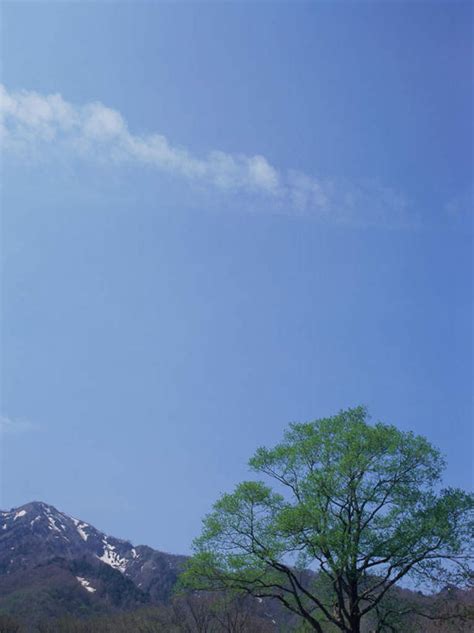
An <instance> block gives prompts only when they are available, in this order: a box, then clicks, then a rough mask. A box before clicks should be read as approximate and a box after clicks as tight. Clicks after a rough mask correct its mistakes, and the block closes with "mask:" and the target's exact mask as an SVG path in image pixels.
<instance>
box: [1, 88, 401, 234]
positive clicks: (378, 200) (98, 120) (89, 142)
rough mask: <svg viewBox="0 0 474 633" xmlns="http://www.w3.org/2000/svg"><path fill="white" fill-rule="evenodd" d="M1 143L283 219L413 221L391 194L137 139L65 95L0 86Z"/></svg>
mask: <svg viewBox="0 0 474 633" xmlns="http://www.w3.org/2000/svg"><path fill="white" fill-rule="evenodd" d="M0 135H1V141H2V147H3V148H4V150H5V151H13V152H16V153H20V154H21V155H26V156H30V157H31V156H33V155H35V154H36V153H37V152H41V154H42V155H44V153H45V148H48V147H49V148H54V149H55V150H56V151H57V150H58V149H60V150H64V151H67V152H72V153H73V154H75V155H78V156H81V157H82V158H86V159H89V160H90V159H93V160H97V159H98V160H100V161H103V162H113V163H131V164H135V165H142V166H149V167H152V168H155V169H157V170H159V171H161V172H167V173H170V174H173V175H175V176H179V177H181V178H183V179H184V180H186V181H188V182H190V183H194V184H197V185H204V186H206V187H208V188H213V189H215V190H219V191H221V192H225V193H228V194H231V195H232V194H239V193H242V194H247V195H248V194H250V195H253V196H254V197H256V198H258V199H260V200H261V201H262V200H263V201H264V202H265V201H266V202H270V203H271V205H272V207H273V208H274V209H275V211H277V212H290V213H305V214H308V213H310V214H313V215H316V216H318V217H320V218H322V219H324V220H328V221H330V222H332V223H340V224H348V223H349V224H356V225H357V224H361V225H382V226H404V225H407V224H411V223H412V221H413V218H412V217H410V209H409V208H408V207H409V205H408V203H407V201H406V200H404V199H403V198H402V196H400V195H399V194H397V193H396V192H394V191H393V190H391V189H388V188H383V187H380V186H378V185H376V184H374V183H364V184H358V185H350V186H349V185H342V184H341V183H338V184H335V183H334V182H332V181H329V180H325V181H323V180H320V179H317V178H314V177H313V176H309V175H307V174H304V173H301V172H298V171H294V170H286V171H284V170H279V169H277V168H276V167H275V166H273V165H272V164H271V163H270V162H269V161H268V160H267V159H266V158H265V157H264V156H262V155H260V154H256V155H254V156H247V155H243V154H231V153H227V152H224V151H221V150H212V151H209V152H208V153H207V154H206V155H204V156H196V155H195V154H193V153H192V152H191V151H190V150H189V149H187V148H184V147H179V146H176V145H173V144H172V143H171V142H170V141H169V140H168V139H167V138H166V137H165V136H163V135H162V134H142V135H140V134H134V133H132V132H131V131H130V130H129V128H128V125H127V123H126V121H125V119H124V118H123V116H122V115H121V114H120V113H119V112H117V111H116V110H113V109H111V108H109V107H107V106H105V105H103V104H102V103H100V102H93V103H88V104H85V105H82V106H77V105H74V104H72V103H69V102H68V101H66V100H65V99H64V98H63V97H62V96H61V95H60V94H51V95H42V94H39V93H36V92H32V91H20V92H9V91H8V90H7V89H6V88H5V87H4V86H1V85H0Z"/></svg>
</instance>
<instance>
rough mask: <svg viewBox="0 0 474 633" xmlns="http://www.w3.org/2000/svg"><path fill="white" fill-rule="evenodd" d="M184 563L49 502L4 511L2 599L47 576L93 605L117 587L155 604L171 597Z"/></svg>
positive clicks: (140, 600)
mask: <svg viewBox="0 0 474 633" xmlns="http://www.w3.org/2000/svg"><path fill="white" fill-rule="evenodd" d="M184 560H185V559H184V557H182V556H173V555H170V554H165V553H163V552H158V551H157V550H154V549H152V548H151V547H147V546H143V545H139V546H133V545H132V544H131V543H130V542H128V541H124V540H122V539H118V538H115V537H113V536H109V535H107V534H105V533H104V532H101V531H100V530H98V529H97V528H95V527H94V526H93V525H91V524H90V523H87V522H85V521H82V520H80V519H77V518H75V517H72V516H70V515H68V514H66V513H64V512H61V511H60V510H58V509H57V508H55V507H54V506H52V505H50V504H47V503H44V502H43V501H30V502H28V503H25V504H24V505H22V506H19V507H17V508H11V509H10V510H8V511H1V512H0V595H3V594H5V595H7V594H8V592H9V591H11V590H13V589H12V588H15V587H18V586H25V587H28V586H29V583H30V582H31V579H34V578H36V580H35V582H38V581H40V582H43V580H42V577H43V576H44V574H46V575H47V576H48V577H51V578H57V579H60V581H59V580H58V581H57V582H59V584H61V586H64V587H66V586H68V585H70V587H73V588H74V591H76V589H77V591H78V592H79V593H78V595H79V597H81V596H82V598H84V599H87V600H89V601H90V600H96V601H97V600H99V601H100V600H101V599H102V598H103V596H104V595H105V594H104V592H105V593H107V591H109V590H111V589H110V587H111V586H112V585H113V586H114V587H115V586H116V587H115V589H114V590H113V591H114V592H115V593H116V589H117V587H122V589H123V590H124V591H125V589H126V588H127V587H128V589H126V591H125V593H126V595H127V596H134V598H133V600H136V601H138V603H143V601H145V602H150V603H153V602H154V601H160V600H163V599H166V598H167V597H168V595H169V593H170V591H171V588H172V586H173V584H174V582H175V581H176V578H177V576H178V573H179V570H180V568H181V566H182V563H183V561H184ZM38 579H40V580H38ZM55 582H56V581H55ZM107 587H109V589H107ZM124 588H125V589H124ZM115 593H114V595H115ZM101 596H102V598H101ZM0 606H1V599H0Z"/></svg>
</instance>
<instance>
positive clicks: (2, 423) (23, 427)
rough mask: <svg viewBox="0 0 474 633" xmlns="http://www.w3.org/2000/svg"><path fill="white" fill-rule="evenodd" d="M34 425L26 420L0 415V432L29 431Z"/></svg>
mask: <svg viewBox="0 0 474 633" xmlns="http://www.w3.org/2000/svg"><path fill="white" fill-rule="evenodd" d="M34 428H35V427H34V425H33V424H32V423H31V422H28V421H27V420H18V419H13V418H10V417H7V416H5V415H0V434H16V433H24V432H25V431H31V430H33V429H34Z"/></svg>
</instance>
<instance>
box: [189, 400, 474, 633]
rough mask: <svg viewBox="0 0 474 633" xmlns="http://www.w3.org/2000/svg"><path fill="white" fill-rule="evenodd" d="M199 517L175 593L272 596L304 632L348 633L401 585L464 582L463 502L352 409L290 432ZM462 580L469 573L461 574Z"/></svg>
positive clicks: (424, 447) (424, 456)
mask: <svg viewBox="0 0 474 633" xmlns="http://www.w3.org/2000/svg"><path fill="white" fill-rule="evenodd" d="M250 466H251V468H252V469H253V470H254V471H255V472H256V473H259V474H262V475H265V476H266V477H267V478H268V479H269V480H270V482H271V483H272V484H273V488H272V487H271V486H270V485H267V484H266V483H263V482H261V481H246V482H243V483H241V484H239V485H238V486H237V487H236V489H235V491H234V492H233V493H232V494H224V495H223V496H222V497H221V498H220V499H219V500H218V501H217V502H216V504H215V505H214V508H213V511H212V512H211V513H210V514H209V515H208V516H207V517H206V518H205V520H204V526H203V532H202V534H201V536H200V537H199V538H198V539H197V540H196V541H195V543H194V550H195V551H194V556H193V557H192V559H191V561H190V563H189V565H188V568H187V570H186V571H185V573H184V575H183V577H182V583H183V584H184V586H191V587H194V588H198V589H207V590H209V589H215V590H225V589H227V590H232V591H237V592H243V593H247V594H250V595H253V596H255V597H259V598H273V599H276V600H278V601H280V602H281V603H282V604H283V605H284V606H285V607H286V608H287V609H289V610H290V611H292V612H294V613H296V614H298V615H299V616H301V617H302V618H303V619H304V620H305V621H306V623H307V625H309V626H310V627H311V629H312V630H315V631H318V632H319V633H323V632H324V631H332V630H335V631H343V632H345V633H360V630H361V623H362V621H363V620H364V618H365V616H368V614H371V615H374V614H375V611H376V609H377V607H378V606H379V605H381V603H382V601H383V600H384V597H385V596H387V594H388V592H389V591H390V589H391V588H392V587H393V586H395V584H396V583H398V582H399V581H400V580H402V579H403V578H405V577H407V576H411V577H412V578H415V579H419V580H420V579H421V580H422V581H423V582H427V581H428V580H431V581H433V582H440V583H441V584H447V583H448V582H451V583H455V584H457V585H458V586H459V585H461V584H462V583H464V582H468V579H469V576H470V572H469V567H468V565H469V561H470V556H469V552H468V547H469V545H470V544H471V545H472V541H471V539H470V537H471V535H472V527H473V521H472V514H473V508H474V501H473V497H472V495H469V494H467V493H465V492H463V491H462V490H458V489H452V488H449V489H441V487H440V485H441V475H442V472H443V470H444V467H445V463H444V460H443V458H442V456H441V454H440V452H439V451H438V450H436V449H435V448H433V446H432V445H431V444H430V443H429V442H428V441H427V440H426V439H425V438H423V437H421V436H416V435H414V434H413V433H408V432H402V431H400V430H398V429H397V428H396V427H394V426H389V425H386V424H382V423H377V424H374V425H370V424H369V423H368V422H367V412H366V409H365V408H363V407H358V408H355V409H350V410H347V411H342V412H340V413H339V414H338V415H335V416H333V417H330V418H324V419H320V420H316V421H314V422H310V423H305V424H291V425H290V427H289V429H288V430H287V431H286V433H285V435H284V438H283V441H282V442H281V443H280V444H278V445H277V446H275V447H274V448H271V449H267V448H259V449H258V450H257V452H256V453H255V455H254V456H253V457H252V459H251V460H250ZM471 578H472V575H471Z"/></svg>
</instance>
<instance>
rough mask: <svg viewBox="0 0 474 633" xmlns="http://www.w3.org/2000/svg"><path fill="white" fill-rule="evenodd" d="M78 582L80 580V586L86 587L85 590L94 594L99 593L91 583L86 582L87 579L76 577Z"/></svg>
mask: <svg viewBox="0 0 474 633" xmlns="http://www.w3.org/2000/svg"><path fill="white" fill-rule="evenodd" d="M76 580H78V581H79V582H80V584H81V585H82V586H83V587H84V589H85V590H86V591H88V592H89V593H94V591H97V589H95V588H94V587H92V585H91V584H90V582H89V581H88V580H86V579H85V578H83V577H82V576H76Z"/></svg>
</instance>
